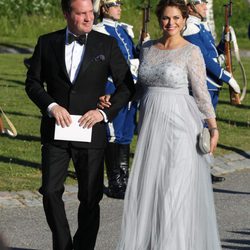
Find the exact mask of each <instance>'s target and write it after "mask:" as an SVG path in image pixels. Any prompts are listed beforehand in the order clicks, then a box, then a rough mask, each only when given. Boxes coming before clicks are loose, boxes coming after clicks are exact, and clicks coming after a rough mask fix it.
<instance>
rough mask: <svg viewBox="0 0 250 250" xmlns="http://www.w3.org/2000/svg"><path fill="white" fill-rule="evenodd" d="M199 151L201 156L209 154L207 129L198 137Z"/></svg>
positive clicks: (208, 133)
mask: <svg viewBox="0 0 250 250" xmlns="http://www.w3.org/2000/svg"><path fill="white" fill-rule="evenodd" d="M198 145H199V149H200V151H201V152H202V153H203V154H208V153H209V152H210V132H209V130H208V128H203V129H202V131H201V133H200V134H199V136H198Z"/></svg>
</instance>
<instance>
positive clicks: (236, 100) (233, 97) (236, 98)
mask: <svg viewBox="0 0 250 250" xmlns="http://www.w3.org/2000/svg"><path fill="white" fill-rule="evenodd" d="M224 7H225V27H224V37H225V52H224V53H225V59H226V60H225V64H226V70H227V71H228V72H230V73H231V74H232V73H233V70H232V53H231V44H230V41H231V37H230V36H231V35H230V17H232V10H233V8H232V7H233V3H232V0H229V3H228V4H225V5H224ZM229 94H230V102H231V104H232V105H239V104H241V102H240V95H239V94H238V93H235V92H234V90H233V88H232V87H231V86H229Z"/></svg>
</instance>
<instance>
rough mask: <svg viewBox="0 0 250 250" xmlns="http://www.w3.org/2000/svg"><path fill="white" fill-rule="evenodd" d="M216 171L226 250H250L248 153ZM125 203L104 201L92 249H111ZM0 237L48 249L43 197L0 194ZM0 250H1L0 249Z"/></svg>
mask: <svg viewBox="0 0 250 250" xmlns="http://www.w3.org/2000/svg"><path fill="white" fill-rule="evenodd" d="M213 171H214V172H215V171H217V174H224V175H225V176H226V181H224V182H222V183H218V184H215V185H214V195H215V204H216V210H217V217H218V224H219V230H220V236H221V240H222V246H223V250H224V249H235V250H236V249H239V250H241V249H242V250H243V249H244V250H247V249H248V250H249V249H250V209H249V206H250V154H249V153H245V152H242V153H241V154H236V153H233V154H230V155H225V156H224V157H217V158H216V159H215V167H214V170H213ZM76 192H77V189H76V187H74V186H67V187H66V192H65V195H64V200H65V204H66V211H67V215H68V218H69V222H70V226H71V230H72V233H74V232H75V230H76V226H77V222H76V213H77V206H78V202H77V199H76ZM122 207H123V201H120V200H114V199H109V198H107V197H104V199H103V200H102V202H101V226H100V231H99V235H98V240H97V245H96V250H113V249H115V246H116V243H117V240H118V237H119V231H120V224H121V215H122ZM0 214H1V216H0V233H1V234H2V235H3V237H4V239H5V242H6V243H7V245H8V246H10V247H12V249H13V250H24V249H26V250H38V249H41V250H51V234H50V231H49V228H48V226H47V223H46V221H45V217H44V213H43V209H42V203H41V196H40V195H39V194H38V193H36V192H35V193H33V192H29V191H22V192H11V193H10V192H0ZM0 250H1V249H0Z"/></svg>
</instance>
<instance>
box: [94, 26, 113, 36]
mask: <svg viewBox="0 0 250 250" xmlns="http://www.w3.org/2000/svg"><path fill="white" fill-rule="evenodd" d="M93 30H94V31H97V32H100V33H102V34H106V35H109V33H108V32H107V31H106V29H105V26H104V25H103V23H98V24H95V25H93Z"/></svg>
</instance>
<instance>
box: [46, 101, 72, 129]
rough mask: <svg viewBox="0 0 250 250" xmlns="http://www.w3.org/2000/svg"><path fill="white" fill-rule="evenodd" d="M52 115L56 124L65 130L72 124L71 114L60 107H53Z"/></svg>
mask: <svg viewBox="0 0 250 250" xmlns="http://www.w3.org/2000/svg"><path fill="white" fill-rule="evenodd" d="M50 114H51V116H53V117H54V118H55V119H56V124H57V125H60V126H61V127H63V128H64V127H66V126H67V127H69V126H70V124H71V122H72V120H71V117H70V114H69V112H68V111H67V110H66V109H65V108H63V107H62V106H60V105H55V106H53V107H52V108H51V110H50Z"/></svg>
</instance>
